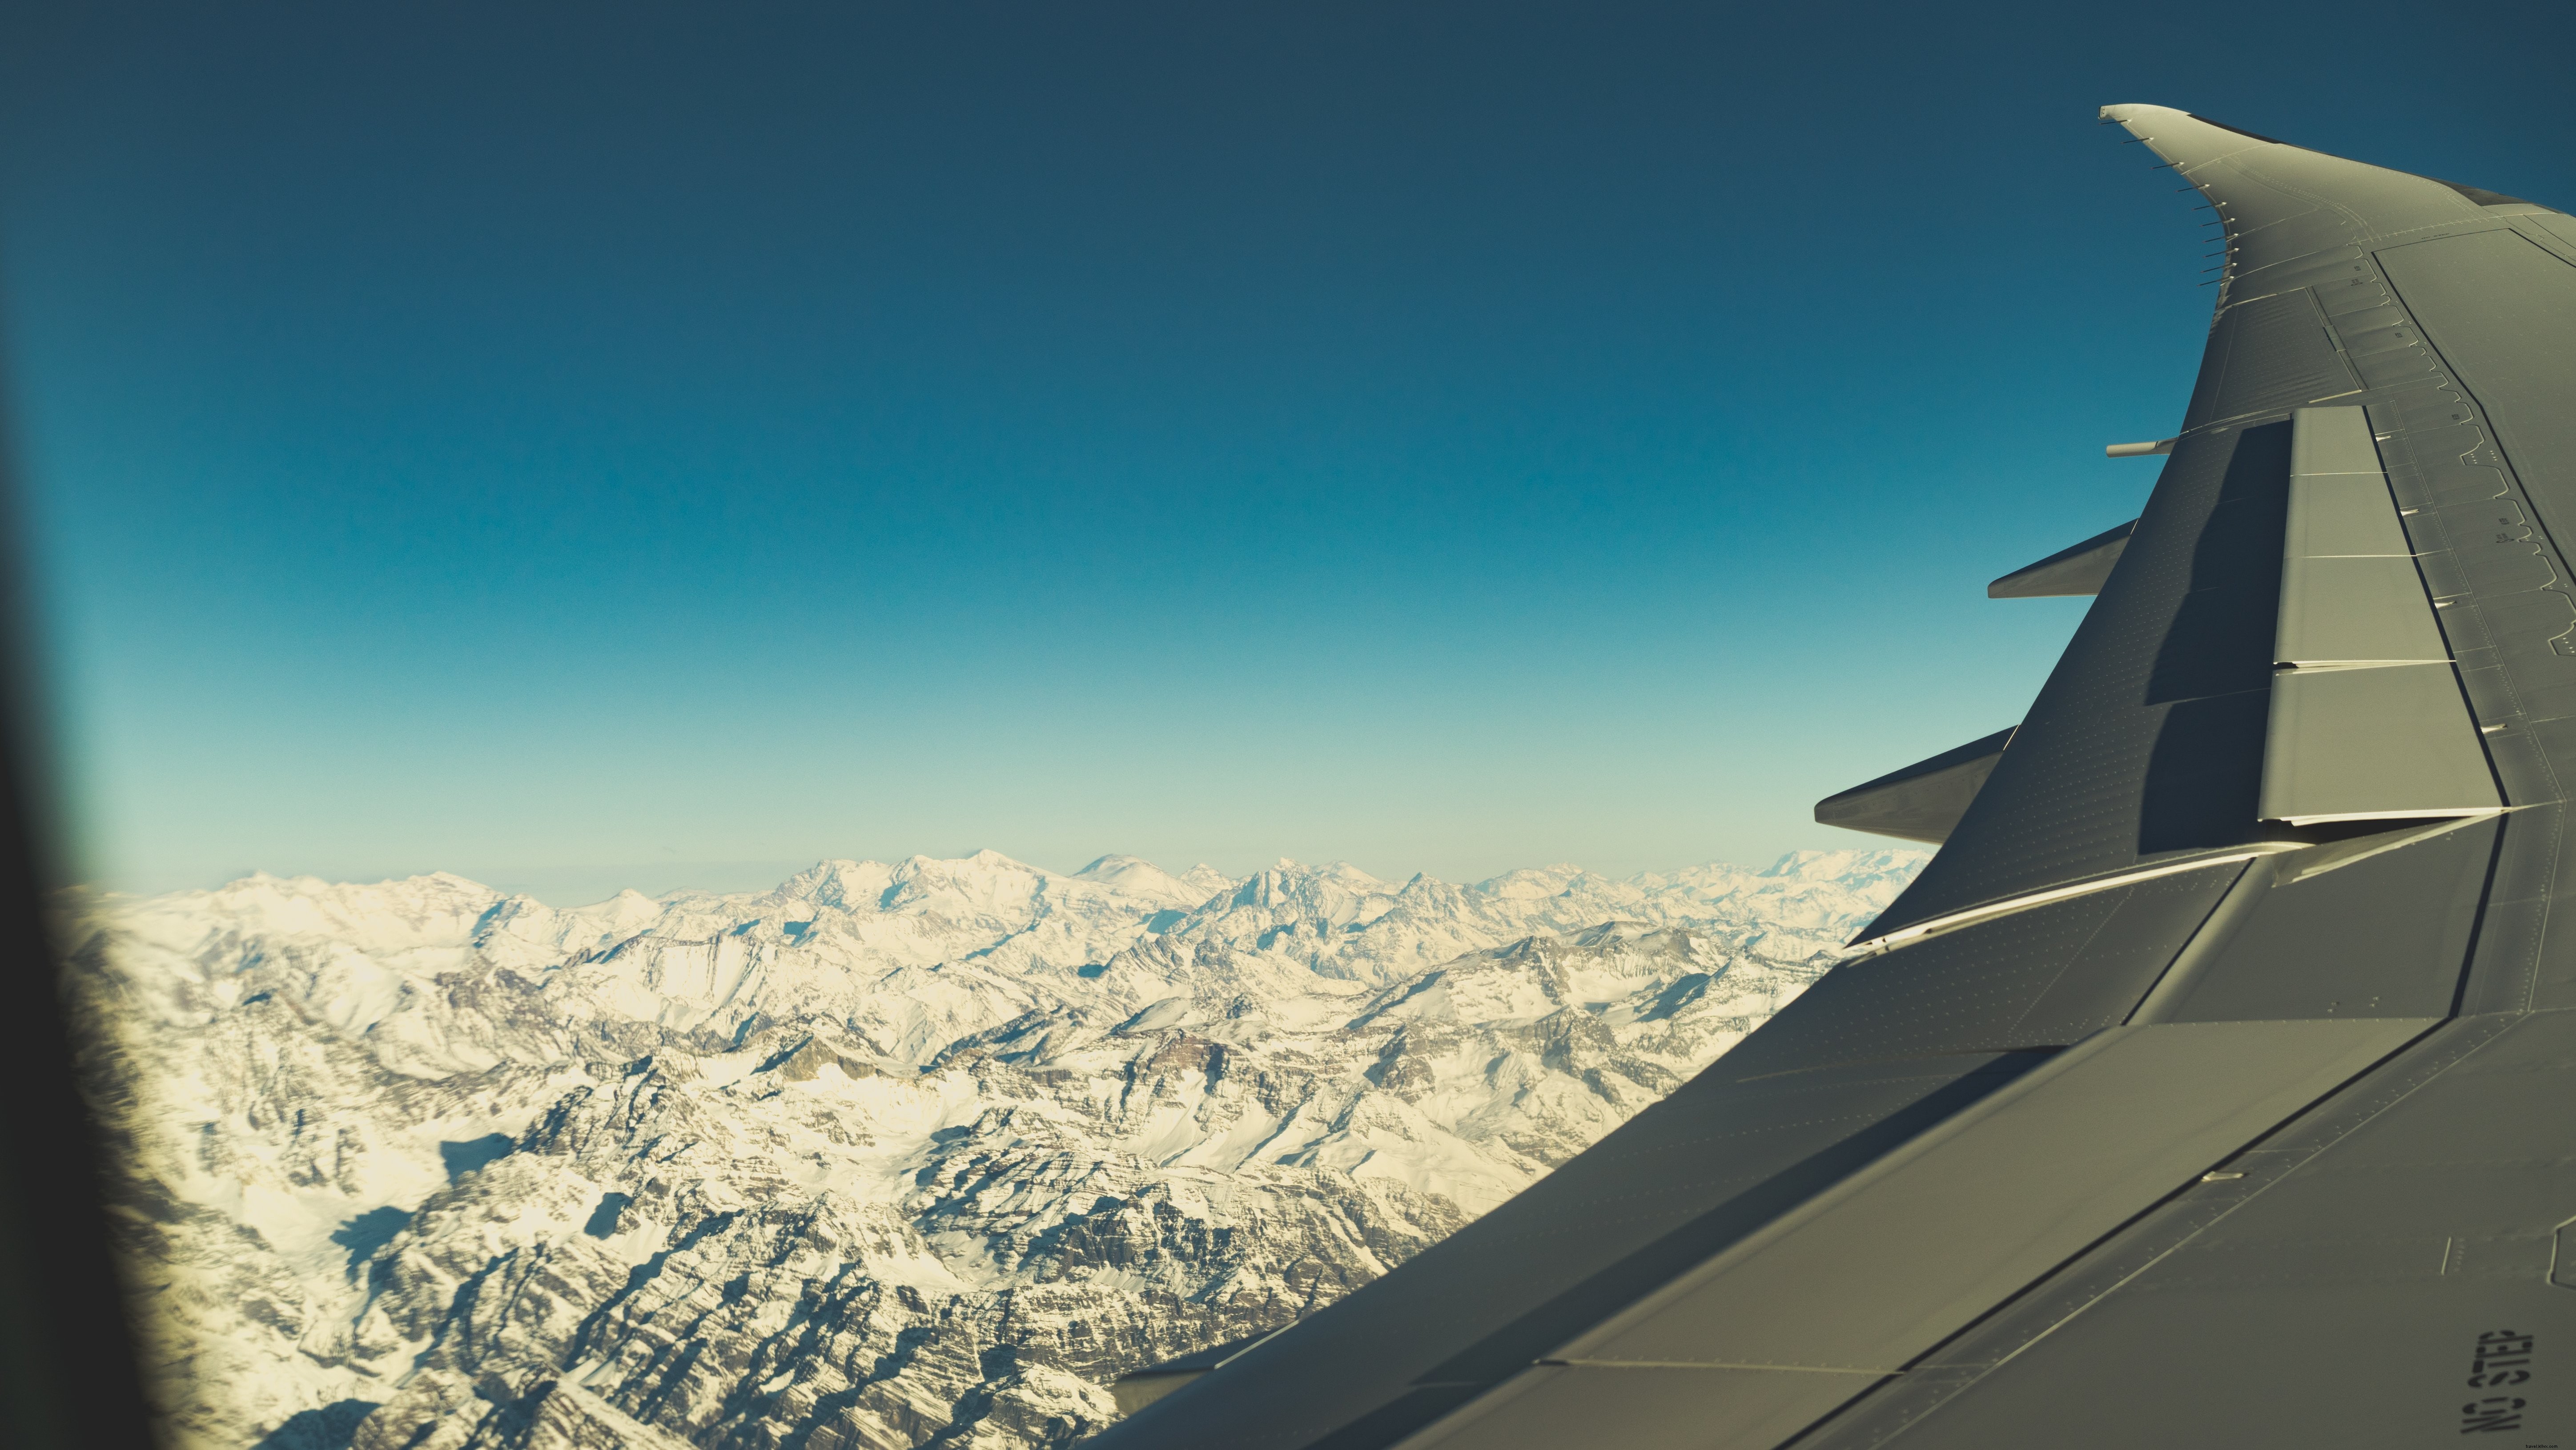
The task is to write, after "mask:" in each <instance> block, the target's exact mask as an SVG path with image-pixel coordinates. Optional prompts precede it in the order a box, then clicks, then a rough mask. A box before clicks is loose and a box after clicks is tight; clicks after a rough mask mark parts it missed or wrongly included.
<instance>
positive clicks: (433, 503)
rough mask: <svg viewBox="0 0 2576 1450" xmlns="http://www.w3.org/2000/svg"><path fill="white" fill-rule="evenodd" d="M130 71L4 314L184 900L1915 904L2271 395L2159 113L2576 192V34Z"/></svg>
mask: <svg viewBox="0 0 2576 1450" xmlns="http://www.w3.org/2000/svg"><path fill="white" fill-rule="evenodd" d="M35 8H36V7H25V9H26V10H33V9H35ZM58 8H59V9H61V10H64V11H70V10H73V9H75V8H77V10H78V12H79V13H77V14H56V15H53V16H51V17H35V16H29V15H27V14H25V13H23V12H22V13H21V15H20V17H19V18H18V19H17V20H15V21H14V22H12V25H13V27H14V28H13V29H12V30H11V31H10V32H9V33H8V35H7V36H6V37H5V43H0V56H5V59H0V126H5V132H4V133H0V137H5V139H0V259H5V265H0V309H5V310H4V311H0V317H5V321H6V325H7V329H8V332H7V348H8V357H7V362H8V367H9V370H10V382H11V395H12V396H11V400H10V401H11V405H12V410H13V412H14V415H15V423H16V427H17V432H18V443H19V448H18V451H19V454H20V459H21V463H22V471H23V472H24V474H25V475H26V489H25V492H26V494H27V497H26V499H25V500H24V503H23V508H22V512H23V513H24V514H25V515H26V521H27V523H26V530H25V532H26V533H27V535H28V536H29V538H30V540H31V541H32V544H33V552H34V556H35V557H34V561H33V562H34V582H35V588H34V593H35V595H36V596H37V599H38V602H39V605H40V614H41V623H42V631H43V632H42V639H41V641H40V642H41V644H42V647H43V655H44V659H45V662H46V669H47V675H48V678H49V679H50V680H51V681H52V682H53V707H54V715H55V719H56V721H57V724H56V734H57V737H58V745H59V753H60V756H61V758H62V761H63V764H64V769H65V772H66V776H65V781H66V783H65V795H66V797H67V799H68V801H69V803H70V807H71V815H72V818H73V821H74V824H75V828H76V832H75V836H76V839H75V845H76V848H77V858H76V859H77V861H78V864H79V869H80V870H81V872H82V873H83V874H84V875H85V876H87V877H88V878H90V879H95V880H99V881H103V882H107V883H109V884H112V885H116V886H119V887H124V888H128V889H147V890H160V889H169V888H173V887H179V886H188V885H201V884H210V883H213V882H215V881H218V880H222V879H225V878H227V877H230V876H234V875H238V874H241V873H243V872H246V871H249V870H251V869H254V868H259V869H266V870H269V871H273V872H279V873H299V872H312V873H317V874H320V875H324V876H331V877H352V878H369V879H372V878H375V877H380V876H384V875H389V874H391V875H401V874H408V873H412V872H416V871H424V870H433V869H447V870H455V871H460V872H464V873H466V874H469V875H473V876H476V877H479V878H481V879H485V880H489V881H493V882H495V883H497V884H503V885H508V886H515V887H521V888H526V889H533V890H535V891H537V892H538V893H539V894H541V895H545V896H547V897H548V898H549V899H554V900H558V901H566V902H569V901H573V900H579V899H586V898H591V897H596V896H599V895H602V894H605V893H606V892H607V891H608V890H610V889H612V888H614V887H615V886H618V885H625V884H632V885H636V886H640V887H643V888H645V889H647V890H660V889H667V888H670V887H674V886H679V885H683V884H694V885H708V886H725V887H741V886H750V885H758V884H767V883H768V882H770V881H774V880H775V879H777V878H778V877H779V876H780V875H782V874H783V873H784V872H785V871H787V870H789V869H792V868H794V867H796V866H799V865H802V864H804V863H806V862H809V861H811V860H813V859H815V858H817V857H822V856H879V857H892V856H901V855H905V854H908V853H912V852H928V853H933V854H943V855H944V854H956V853H960V852H963V851H967V850H971V849H973V848H976V847H979V846H989V847H992V848H994V849H996V850H1000V851H1003V852H1006V853H1008V854H1011V855H1014V856H1018V857H1021V858H1023V859H1026V860H1030V861H1033V862H1037V863H1040V864H1043V865H1047V866H1053V867H1058V868H1071V867H1076V866H1079V865H1081V864H1082V863H1083V862H1084V861H1086V860H1088V859H1089V858H1090V857H1092V856H1095V855H1098V854H1100V853H1102V852H1106V851H1126V852H1133V853H1136V854H1139V855H1143V856H1147V857H1150V858H1153V859H1155V860H1158V861H1161V862H1163V863H1164V864H1165V865H1167V866H1170V867H1173V868H1174V869H1178V868H1181V867H1186V866H1188V865H1189V864H1191V863H1192V862H1194V861H1199V860H1206V861H1209V862H1212V863H1214V864H1216V865H1218V866H1220V867H1223V868H1225V869H1228V870H1231V871H1242V870H1246V869H1250V868H1252V867H1255V866H1257V865H1260V864H1264V863H1266V862H1267V861H1269V860H1271V859H1272V858H1275V857H1277V856H1280V855H1283V854H1286V855H1293V856H1297V857H1300V858H1303V859H1335V858H1341V859H1348V860H1350V861H1352V862H1354V863H1356V864H1358V865H1360V866H1362V867H1365V868H1366V869H1368V870H1370V871H1373V872H1376V873H1378V874H1379V875H1382V876H1388V877H1399V878H1400V877H1402V876H1404V875H1407V874H1409V873H1411V872H1413V871H1415V870H1427V871H1430V872H1432V873H1434V874H1435V875H1440V876H1444V877H1448V878H1451V879H1474V878H1477V877H1480V876H1484V875H1488V874H1491V873H1493V872H1495V871H1498V870H1502V869H1505V868H1508V867H1511V866H1515V865H1522V864H1531V863H1537V862H1546V861H1557V860H1571V861H1576V862H1581V863H1583V864H1587V865H1590V866H1593V867H1595V868H1598V869H1603V870H1608V871H1613V872H1629V871H1636V870H1642V869H1654V868H1662V867H1671V866H1678V865H1683V864H1687V863H1692V862H1698V861H1704V860H1710V859H1738V860H1754V859H1760V858H1766V857H1768V856H1769V855H1771V854H1773V853H1776V852H1779V851H1782V850H1786V849H1790V848H1793V847H1799V846H1827V845H1850V844H1862V843H1865V842H1866V841H1867V840H1868V839H1869V838H1863V837H1854V836H1848V835H1845V834H1842V833H1838V832H1833V831H1828V830H1826V829H1824V828H1822V827H1818V826H1816V825H1814V824H1812V823H1811V821H1810V820H1809V817H1808V810H1809V807H1810V804H1811V803H1812V802H1813V801H1814V800H1815V799H1816V798H1817V797H1819V796H1821V795H1824V794H1827V793H1829V792H1831V791H1833V790H1836V789H1839V788H1841V787H1843V786H1845V785H1849V784H1852V783H1854V782H1856V781H1858V780H1860V779H1862V778H1864V777H1866V776H1869V775H1872V774H1875V773H1877V772H1879V771H1881V770H1885V769H1889V768H1892V767H1894V766H1897V765H1901V764H1903V763H1905V762H1907V761H1909V760H1913V759H1915V758H1918V757H1920V756H1922V755H1924V754H1928V753H1930V752H1932V751H1934V750H1938V749H1942V748H1945V747H1947V746H1950V745H1953V744H1956V743H1958V742H1960V741H1962V740H1965V739H1968V738H1971V737H1973V736H1976V735H1979V734H1982V733H1984V732H1986V731H1989V730H1993V729H1996V728H1999V727H2001V726H2003V725H2006V724H2009V723H2011V722H2012V721H2014V720H2015V719H2017V718H2018V717H2019V715H2020V713H2021V711H2022V710H2023V708H2024V707H2025V706H2026V705H2027V703H2028V701H2029V698H2030V696H2031V694H2032V692H2033V691H2034V690H2035V689H2036V688H2037V687H2038V685H2039V682H2040V681H2041V679H2042V678H2043V676H2044V674H2045V672H2046V670H2047V668H2048V666H2049V665H2050V664H2051V663H2052V661H2053V660H2054V658H2055V656H2056V653H2057V651H2058V649H2059V648H2060V647H2061V645H2062V644H2063V642H2064V640H2065V638H2066V636H2067V634H2068V632H2069V631H2070V630H2071V629H2072V628H2073V626H2074V623H2075V621H2076V619H2077V618H2078V617H2079V614H2080V601H2021V602H2009V603H2004V602H1990V601H1988V600H1986V599H1985V598H1984V597H1983V591H1982V586H1983V584H1984V582H1985V581H1986V580H1987V579H1988V578H1990V577H1992V576H1993V575H1995V574H1998V573H2001V572H2003V571H2005V570H2007V569H2010V568H2013V567H2015V566H2017V565H2019V564H2021V563H2024V562H2026V561H2028V560H2029V559H2031V558H2034V557H2037V556H2038V555H2040V554H2043V553H2046V552H2048V551H2050V550H2052V549H2055V548H2058V547H2060V546H2062V545H2064V544H2066V543H2069V542H2072V541H2074V540H2075V539H2077V538H2080V537H2082V536H2084V535H2086V534H2089V533H2092V532H2094V531H2096V530H2099V529H2102V528H2104V527H2107V526H2109V525H2111V524H2113V523H2116V522H2118V521H2120V520H2121V519H2124V518H2127V517H2129V516H2130V515H2131V514H2132V513H2134V512H2135V510H2136V507H2137V505H2138V504H2139V502H2140V501H2141V500H2142V499H2143V497H2144V496H2145V493H2146V491H2147V489H2148V487H2149V486H2150V484H2151V483H2152V482H2153V478H2154V472H2155V464H2154V463H2153V462H2152V461H2122V462H2110V461H2106V460H2104V459H2103V458H2102V457H2101V446H2102V444H2104V443H2105V442H2109V441H2114V440H2124V439H2131V438H2153V437H2158V436H2161V435H2163V434H2164V433H2166V432H2169V431H2170V430H2171V429H2172V427H2173V425H2174V424H2175V422H2176V421H2177V419H2178V417H2179V415H2180V413H2181V410H2182V404H2183V401H2184V399H2185V397H2186V396H2187V393H2188V390H2189V386H2190V382H2191V377H2192V373H2193V370H2194V368H2195V367H2196V366H2197V364H2198V357H2199V348H2200V340H2201V336H2202V334H2203V331H2204V329H2205V327H2206V325H2207V317H2208V308H2209V302H2210V295H2211V294H2210V292H2209V291H2208V290H2207V289H2204V288H2201V287H2198V286H2196V285H2195V284H2196V283H2197V282H2198V281H2199V280H2200V274H2199V269H2200V268H2202V267H2203V266H2206V265H2209V264H2208V263H2207V262H2205V261H2204V260H2203V259H2202V256H2201V254H2202V252H2204V251H2205V250H2207V248H2206V247H2204V246H2201V245H2198V244H2197V243H2198V238H2199V237H2200V236H2201V235H2202V234H2203V233H2202V229H2201V228H2200V226H2199V223H2200V222H2201V221H2202V220H2203V215H2204V214H2195V213H2194V212H2193V211H2192V210H2191V207H2192V206H2193V204H2194V203H2195V202H2196V201H2197V198H2196V197H2191V196H2178V195H2176V194H2175V191H2174V187H2175V186H2176V185H2177V184H2178V183H2176V182H2174V181H2173V179H2172V178H2171V177H2170V175H2169V174H2168V173H2164V172H2159V171H2154V170H2151V169H2150V168H2151V166H2152V165H2153V158H2152V157H2149V156H2147V155H2145V154H2144V150H2143V148H2140V147H2134V146H2129V147H2124V146H2122V145H2120V144H2119V141H2120V134H2119V133H2118V132H2117V131H2116V130H2115V129H2113V128H2107V127H2097V126H2096V125H2095V124H2094V119H2093V111H2094V107H2095V106H2097V105H2099V104H2100V103H2103V102H2106V101H2149V102H2156V103H2162V104H2168V105H2177V106H2181V107H2184V108H2186V109H2190V110H2194V111H2199V112H2202V113H2205V114H2208V115H2211V116H2214V117H2217V118H2219V119H2221V120H2225V121H2228V122H2230V123H2232V124H2235V125H2239V126H2243V127H2246V128H2248V129H2251V130H2256V131H2261V132H2265V133H2268V134H2271V135H2276V136H2281V137H2283V138H2285V139H2289V140H2293V141H2298V142H2301V143H2304V144H2310V145H2314V146H2317V147H2319V148H2320V149H2324V150H2330V151H2335V152H2338V153H2341V154H2346V155H2352V156H2356V157H2359V158H2362V159H2366V160H2371V161H2376V162H2380V163H2383V164H2387V165H2393V166H2398V167H2403V168H2406V169H2410V170H2418V171H2424V172H2428V173H2431V174H2436V175H2442V176H2448V177H2451V178H2453V179H2456V180H2461V181H2467V182H2471V183H2474V184H2477V185H2482V186H2487V187H2492V188H2495V189H2498V190H2503V191H2508V192H2513V193H2516V194H2520V195H2527V196H2530V197H2532V198H2534V199H2536V200H2542V201H2550V202H2555V203H2557V204H2561V205H2565V204H2569V203H2571V202H2576V149H2571V146H2570V142H2571V140H2576V123H2571V122H2570V121H2569V120H2568V119H2567V114H2566V110H2565V85H2564V73H2563V72H2564V66H2565V62H2566V57H2567V56H2568V55H2569V54H2570V52H2571V46H2570V41H2571V40H2576V24H2571V19H2570V16H2571V11H2570V9H2569V7H2567V6H2565V5H2563V4H2522V5H2510V4H2509V5H2491V6H2484V7H2479V9H2478V11H2477V23H2474V24H2473V23H2472V22H2471V21H2470V20H2469V19H2468V18H2466V14H2465V12H2462V13H2461V18H2456V19H2454V20H2451V21H2447V22H2444V23H2442V24H2441V25H2440V26H2438V27H2436V26H2435V25H2434V23H2433V20H2432V16H2433V15H2434V13H2435V12H2433V11H2428V10H2427V9H2425V8H2424V7H2423V6H2421V5H2405V6H2398V5H2386V6H2379V5H2369V4H2358V5H2345V4H2334V5H2327V4H2266V5H2260V6H2248V5H2243V4H2228V5H2207V4H2204V5H2168V6H2161V7H2155V8H2154V9H2153V10H2152V11H2138V10H2135V9H2123V8H2118V7H2109V6H2072V5H2056V6H2034V7H2021V8H2014V7H2004V8H1995V7H1983V8H1978V7H1941V6H1921V5H1832V4H1826V5H1810V6H1800V7H1773V6H1764V7H1751V6H1735V5H1705V4H1704V5H1666V4H1623V3H1600V0H1587V3H1582V4H1558V5H1524V4H1473V5H1470V4H1371V5H1348V4H1296V5H1269V4H1262V5H1223V6H1208V5H1199V4H1171V5H1145V4H1096V5H1088V6H1055V5H1043V6H1042V5H1036V4H990V3H943V4H937V5H929V4H905V5H871V4H853V3H846V0H843V3H832V4H787V3H768V4H758V5H752V6H741V7H716V6H712V5H705V6H667V5H633V4H620V5H614V6H572V5H559V6H524V5H508V6H503V5H478V4H461V5H460V4H442V5H438V6H425V5H422V6H400V5H383V4H369V5H351V4H347V3H334V4H328V5H286V4H251V5H247V6H206V5H197V4H186V5H165V6H106V7H58Z"/></svg>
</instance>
